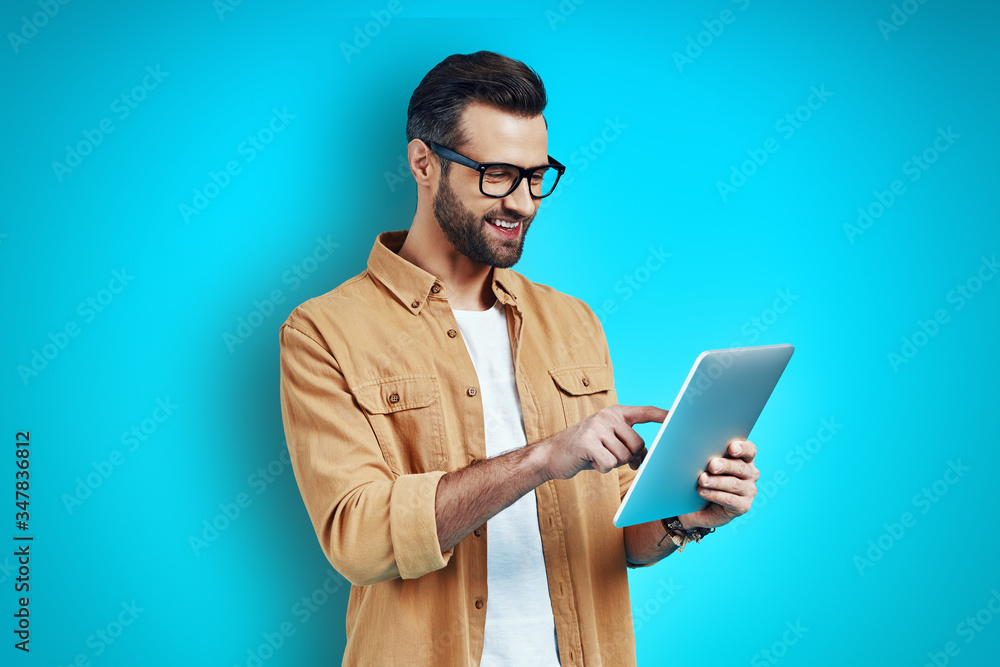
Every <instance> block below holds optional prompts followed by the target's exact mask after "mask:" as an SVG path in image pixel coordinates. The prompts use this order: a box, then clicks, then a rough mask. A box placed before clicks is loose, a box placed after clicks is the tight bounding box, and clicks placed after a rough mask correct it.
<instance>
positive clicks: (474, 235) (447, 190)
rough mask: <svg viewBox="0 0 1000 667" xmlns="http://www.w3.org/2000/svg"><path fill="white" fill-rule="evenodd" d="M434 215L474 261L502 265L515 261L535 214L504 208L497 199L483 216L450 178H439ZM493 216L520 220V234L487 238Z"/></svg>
mask: <svg viewBox="0 0 1000 667" xmlns="http://www.w3.org/2000/svg"><path fill="white" fill-rule="evenodd" d="M434 217H435V218H436V219H437V221H438V225H439V226H440V227H441V231H442V232H444V235H445V238H447V239H448V241H449V242H450V243H451V244H452V245H453V246H455V250H457V251H458V252H460V253H462V254H463V255H465V256H466V257H468V258H469V259H471V260H472V261H474V262H479V263H480V264H485V265H487V266H495V267H499V268H501V269H506V268H510V267H511V266H514V265H515V264H517V262H518V260H520V259H521V253H522V252H523V251H524V238H525V237H526V236H527V234H528V227H529V226H530V225H531V221H532V220H534V218H535V215H534V214H532V215H530V216H523V215H520V214H517V213H514V212H513V211H511V210H509V209H508V208H506V207H505V206H504V205H503V203H502V202H500V201H499V200H498V203H497V205H496V206H495V207H493V208H491V209H490V210H489V211H487V212H486V214H485V215H483V216H482V217H479V216H477V215H476V214H474V213H473V212H472V211H470V210H469V209H468V208H466V207H465V204H463V203H462V201H461V200H460V199H459V198H458V195H457V194H456V193H455V191H454V190H452V188H451V184H450V183H449V178H448V177H447V176H445V177H444V178H442V179H441V184H440V185H439V186H438V191H437V194H436V195H434ZM492 218H504V219H505V220H510V221H511V222H517V223H520V228H519V229H518V231H519V235H518V237H517V238H513V239H503V238H490V237H491V236H493V237H496V235H495V234H492V233H491V232H490V231H489V230H488V229H487V226H488V225H489V224H490V223H488V222H486V221H487V220H488V219H492Z"/></svg>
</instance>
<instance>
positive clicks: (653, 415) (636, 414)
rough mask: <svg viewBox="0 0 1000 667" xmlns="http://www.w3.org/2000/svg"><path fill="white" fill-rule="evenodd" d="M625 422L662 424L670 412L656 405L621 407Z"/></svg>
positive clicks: (630, 423)
mask: <svg viewBox="0 0 1000 667" xmlns="http://www.w3.org/2000/svg"><path fill="white" fill-rule="evenodd" d="M618 407H620V408H621V409H622V415H623V416H624V417H625V422H626V423H627V424H628V425H629V426H631V425H632V424H644V423H646V422H660V423H663V420H664V419H666V418H667V414H668V413H669V412H670V410H664V409H663V408H658V407H656V406H655V405H620V406H618Z"/></svg>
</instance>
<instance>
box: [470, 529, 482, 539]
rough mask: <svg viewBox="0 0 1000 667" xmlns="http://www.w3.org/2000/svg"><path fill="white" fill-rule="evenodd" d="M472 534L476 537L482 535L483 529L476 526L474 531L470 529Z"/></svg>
mask: <svg viewBox="0 0 1000 667" xmlns="http://www.w3.org/2000/svg"><path fill="white" fill-rule="evenodd" d="M472 534H473V535H475V536H476V537H482V535H483V529H482V528H476V529H475V530H474V531H472Z"/></svg>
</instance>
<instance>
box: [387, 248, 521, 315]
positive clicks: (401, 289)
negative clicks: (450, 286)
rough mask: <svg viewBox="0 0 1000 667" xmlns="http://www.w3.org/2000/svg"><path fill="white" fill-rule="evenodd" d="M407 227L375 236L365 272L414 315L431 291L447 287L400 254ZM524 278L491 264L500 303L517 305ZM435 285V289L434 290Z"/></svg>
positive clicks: (496, 293)
mask: <svg viewBox="0 0 1000 667" xmlns="http://www.w3.org/2000/svg"><path fill="white" fill-rule="evenodd" d="M407 234H409V230H405V229H404V230H402V231H394V232H382V233H381V234H379V235H378V236H377V237H376V238H375V243H374V244H373V245H372V250H371V253H369V255H368V272H369V273H371V274H373V275H374V276H375V277H376V278H377V279H378V280H379V282H381V283H382V284H383V285H385V286H386V287H387V288H388V289H389V291H390V292H392V293H393V294H394V295H395V296H396V298H397V299H398V300H399V302H400V303H401V304H402V305H403V306H404V307H406V308H407V309H408V310H409V311H410V312H411V313H413V314H414V315H416V314H419V313H420V309H421V308H423V306H424V303H425V302H426V301H427V298H428V297H429V296H430V295H431V294H441V293H444V294H445V295H447V292H446V290H447V288H446V287H445V285H444V283H442V282H441V281H440V280H438V279H437V277H436V276H435V275H434V274H432V273H429V272H427V271H424V270H423V269H421V268H420V267H419V266H417V265H416V264H413V263H411V262H409V261H407V260H405V259H403V258H402V257H400V256H399V250H400V248H402V247H403V242H404V241H405V240H406V235H407ZM521 280H523V278H522V277H521V276H520V274H518V273H517V272H516V271H512V270H511V269H504V268H500V267H494V268H493V285H492V287H493V293H494V294H495V295H496V297H497V299H499V300H500V303H502V304H504V305H513V306H515V307H516V306H517V294H518V292H520V291H521V290H520V288H521V284H520V283H521ZM435 285H436V286H437V288H436V289H437V291H436V292H435V291H434V290H435Z"/></svg>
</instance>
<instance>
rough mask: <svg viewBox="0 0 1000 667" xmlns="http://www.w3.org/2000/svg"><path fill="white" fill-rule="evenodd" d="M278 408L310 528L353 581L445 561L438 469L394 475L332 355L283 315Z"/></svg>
mask: <svg viewBox="0 0 1000 667" xmlns="http://www.w3.org/2000/svg"><path fill="white" fill-rule="evenodd" d="M279 343H280V348H281V365H280V385H281V415H282V420H283V422H284V428H285V439H286V441H287V443H288V452H289V455H290V457H291V462H292V469H293V471H294V474H295V479H296V481H297V482H298V485H299V490H300V492H301V494H302V500H303V502H304V503H305V506H306V510H307V511H308V513H309V517H310V519H311V520H312V523H313V527H314V528H315V530H316V536H317V538H318V539H319V542H320V545H321V547H322V548H323V551H324V553H325V554H326V556H327V558H328V559H329V561H330V563H331V564H332V565H333V567H334V568H335V569H336V570H337V571H338V572H340V573H341V574H343V575H344V576H345V577H346V578H347V579H348V581H350V582H351V583H352V584H355V585H359V586H362V585H369V584H373V583H377V582H380V581H387V580H390V579H395V578H403V579H413V578H416V577H420V576H421V575H423V574H426V573H428V572H431V571H434V570H437V569H440V568H443V567H445V565H447V564H448V561H449V560H450V558H451V556H452V554H453V552H454V548H452V549H449V550H448V551H446V552H444V553H442V552H441V549H440V543H439V541H438V535H437V522H436V519H435V515H434V507H435V495H436V492H437V484H438V481H439V480H440V478H441V477H442V476H444V474H445V471H433V472H427V473H420V474H409V475H399V476H397V475H395V474H394V473H393V472H392V471H391V470H390V469H389V466H388V465H387V464H386V461H385V458H384V456H383V455H382V450H381V448H380V447H379V443H378V440H377V438H376V436H375V433H374V432H373V430H372V428H371V425H370V424H369V422H368V419H367V418H366V417H365V414H364V412H363V411H362V409H361V407H360V406H359V405H358V404H357V403H356V401H355V400H354V396H353V394H352V393H351V391H350V389H349V388H348V384H347V381H346V379H345V378H344V375H343V373H342V372H341V369H340V366H339V364H338V363H337V360H336V359H335V358H334V357H333V355H332V354H331V353H330V352H329V351H328V350H327V349H325V348H324V346H323V345H321V344H320V343H319V342H317V340H316V339H314V338H313V337H311V336H310V335H308V333H306V331H304V330H301V329H299V328H296V327H295V326H293V325H292V324H289V323H287V322H286V323H285V324H284V325H282V327H281V329H280V331H279Z"/></svg>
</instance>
